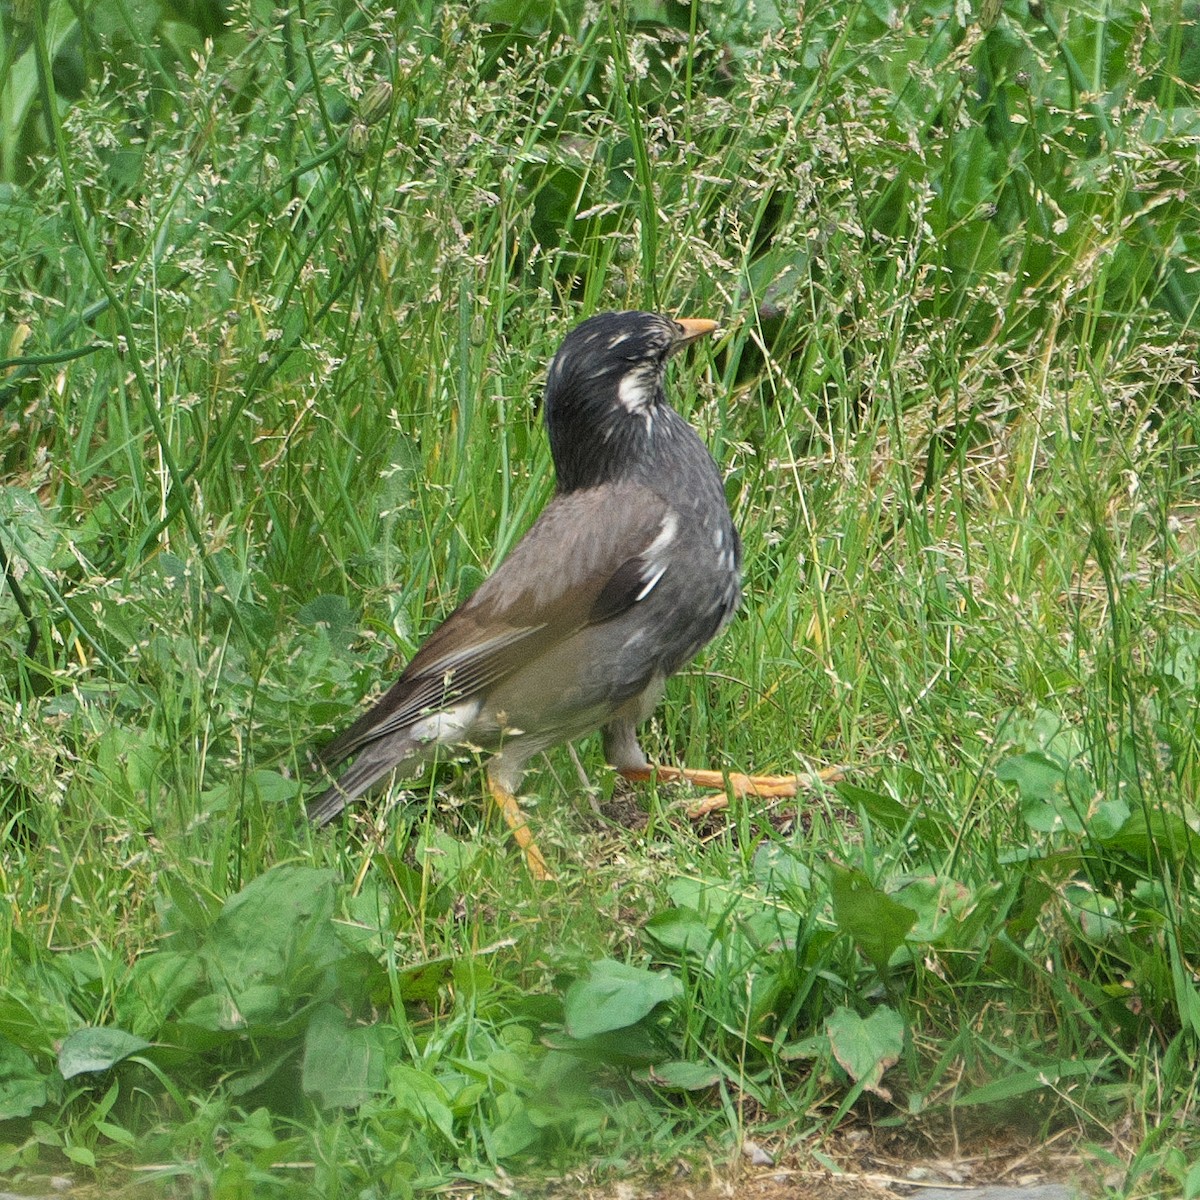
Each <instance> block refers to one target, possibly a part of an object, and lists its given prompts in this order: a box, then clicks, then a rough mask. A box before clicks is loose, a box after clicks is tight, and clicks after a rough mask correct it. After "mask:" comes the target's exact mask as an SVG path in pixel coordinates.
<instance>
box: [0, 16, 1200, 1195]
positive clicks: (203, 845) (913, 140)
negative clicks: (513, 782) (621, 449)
mask: <svg viewBox="0 0 1200 1200" xmlns="http://www.w3.org/2000/svg"><path fill="white" fill-rule="evenodd" d="M371 7H372V6H370V5H358V6H356V5H353V4H351V3H343V2H339V0H297V3H296V4H294V5H286V6H281V7H278V8H277V7H276V6H275V5H273V4H269V3H265V2H264V0H249V2H248V3H247V4H245V5H239V6H232V5H231V6H230V12H229V13H228V14H227V16H228V24H222V10H221V8H220V6H219V4H218V3H216V0H210V2H209V3H201V2H189V3H183V2H182V0H172V2H170V3H168V2H167V0H145V2H141V3H129V4H126V3H117V2H111V0H104V2H103V3H100V2H93V0H73V2H70V3H68V2H67V0H21V2H19V3H18V2H17V0H8V2H7V3H4V4H2V5H0V39H2V41H0V427H2V429H3V435H2V436H0V550H2V551H3V581H2V582H0V836H2V838H3V840H2V842H0V893H2V895H3V899H4V904H3V907H2V909H0V1176H3V1177H4V1178H5V1179H8V1180H12V1181H14V1183H15V1184H18V1185H19V1184H21V1183H22V1181H28V1180H30V1179H31V1178H33V1177H35V1176H39V1175H45V1174H48V1173H53V1172H61V1171H63V1170H64V1169H67V1170H71V1171H73V1172H75V1173H77V1174H78V1175H79V1176H80V1177H81V1178H84V1179H86V1178H89V1177H90V1172H91V1171H92V1170H95V1171H96V1172H98V1173H99V1176H100V1177H101V1178H103V1179H106V1180H107V1181H108V1184H109V1186H108V1190H107V1194H114V1188H115V1187H116V1186H118V1184H119V1181H120V1180H121V1179H122V1178H123V1177H124V1175H123V1172H125V1171H126V1170H127V1169H128V1168H130V1167H132V1166H137V1167H139V1168H145V1167H148V1166H154V1167H156V1168H157V1171H158V1173H159V1175H160V1176H161V1179H160V1183H159V1186H160V1187H161V1188H165V1189H167V1190H168V1191H169V1192H170V1194H178V1195H216V1196H250V1195H253V1196H254V1197H272V1196H277V1195H278V1196H290V1195H300V1194H305V1195H315V1196H321V1197H339V1196H355V1197H369V1196H379V1197H383V1196H387V1197H395V1196H403V1195H406V1194H411V1193H414V1192H417V1191H421V1190H424V1189H426V1188H428V1187H431V1186H434V1185H437V1184H440V1183H446V1182H449V1181H452V1180H455V1179H468V1180H470V1179H474V1180H485V1179H488V1178H495V1177H496V1175H497V1173H498V1172H501V1171H503V1172H505V1173H507V1175H508V1176H509V1177H518V1178H536V1177H538V1176H541V1175H545V1174H553V1173H556V1172H561V1171H564V1170H567V1169H570V1170H572V1171H590V1172H593V1173H594V1174H595V1176H596V1177H599V1178H604V1177H606V1176H608V1175H611V1174H614V1173H615V1174H620V1175H626V1174H628V1173H630V1172H638V1171H642V1170H650V1169H653V1168H654V1167H655V1166H656V1165H659V1164H662V1163H667V1162H671V1161H674V1160H675V1159H676V1158H680V1157H681V1158H684V1159H689V1158H693V1157H694V1158H696V1159H701V1158H703V1157H705V1156H711V1157H715V1159H716V1160H717V1161H729V1160H732V1159H735V1158H736V1156H737V1152H738V1146H739V1140H740V1138H741V1136H742V1134H743V1132H744V1130H745V1128H746V1127H747V1122H750V1121H751V1120H752V1121H753V1123H754V1124H753V1126H752V1128H753V1132H754V1136H755V1137H756V1138H757V1139H759V1140H760V1141H761V1140H763V1139H768V1140H773V1141H774V1143H775V1144H778V1145H799V1146H804V1147H818V1148H819V1139H820V1137H821V1136H822V1135H823V1134H825V1133H827V1132H828V1131H830V1130H832V1129H835V1128H837V1127H838V1125H839V1124H840V1123H841V1122H843V1121H844V1120H846V1119H847V1118H848V1117H849V1116H850V1115H851V1114H854V1113H857V1114H860V1115H863V1116H865V1117H867V1118H868V1119H870V1120H871V1121H872V1122H873V1123H875V1124H876V1125H877V1126H890V1127H900V1128H914V1129H922V1128H924V1129H928V1128H938V1127H947V1128H948V1126H949V1123H950V1122H954V1123H955V1124H956V1125H957V1124H959V1123H964V1128H966V1129H969V1126H970V1123H971V1122H972V1121H973V1120H976V1119H977V1118H982V1119H983V1120H984V1121H985V1122H986V1123H987V1125H988V1126H989V1127H992V1128H996V1127H1000V1126H1004V1125H1005V1124H1008V1123H1011V1124H1014V1125H1018V1126H1019V1127H1020V1128H1022V1129H1023V1130H1025V1131H1026V1132H1030V1133H1034V1134H1037V1133H1042V1134H1045V1135H1050V1134H1051V1133H1058V1132H1060V1131H1064V1130H1065V1131H1066V1133H1065V1137H1066V1138H1067V1140H1068V1141H1069V1142H1071V1143H1073V1144H1075V1145H1077V1146H1078V1147H1079V1149H1080V1153H1081V1154H1083V1155H1084V1156H1085V1158H1086V1159H1087V1160H1088V1161H1089V1162H1091V1163H1094V1164H1095V1167H1096V1172H1097V1177H1100V1176H1102V1177H1103V1180H1104V1183H1105V1186H1107V1188H1108V1189H1110V1192H1111V1193H1112V1194H1121V1195H1134V1196H1137V1195H1144V1196H1150V1195H1155V1194H1163V1193H1169V1194H1176V1195H1184V1196H1189V1197H1194V1196H1200V1169H1198V1168H1197V1167H1196V1166H1195V1165H1194V1164H1196V1162H1197V1161H1198V1160H1200V1132H1198V1129H1200V1127H1198V1126H1197V1123H1196V1107H1197V1101H1198V1099H1200V1097H1198V1095H1197V1088H1196V1076H1197V1069H1196V1068H1197V1057H1198V1052H1200V974H1198V972H1200V875H1198V868H1200V855H1198V845H1197V837H1198V836H1200V834H1198V830H1200V826H1198V824H1197V816H1198V814H1197V803H1196V796H1197V787H1198V785H1200V703H1198V702H1200V580H1198V572H1197V566H1198V556H1200V534H1198V528H1197V515H1198V513H1200V418H1198V416H1197V404H1196V402H1197V398H1198V391H1200V368H1198V366H1197V349H1198V338H1197V304H1198V302H1200V208H1198V206H1197V204H1196V197H1197V196H1200V157H1198V154H1197V148H1198V146H1200V108H1198V107H1197V101H1198V99H1200V94H1198V85H1200V31H1198V29H1197V26H1196V24H1195V18H1196V16H1197V9H1196V6H1195V4H1194V3H1193V2H1192V0H1187V2H1186V3H1182V4H1180V3H1176V4H1175V5H1174V6H1172V5H1169V4H1166V5H1161V4H1160V5H1155V6H1153V10H1152V11H1148V10H1144V9H1143V7H1142V6H1141V5H1138V4H1135V3H1132V2H1131V0H1130V2H1127V0H1116V2H1115V3H1113V4H1110V5H1107V6H1103V7H1101V8H1097V9H1096V10H1095V11H1094V12H1090V13H1084V12H1083V11H1082V10H1080V11H1074V9H1073V8H1068V6H1063V5H1052V4H1046V5H1045V6H1044V7H1043V6H1042V5H1041V4H1029V5H1027V4H1026V3H1024V2H1023V0H1012V2H1010V3H1008V4H1006V5H1004V6H1003V7H1001V6H1000V5H999V4H998V3H994V2H992V0H985V3H984V4H983V10H984V11H983V13H982V14H979V13H973V12H971V11H970V9H969V7H968V6H966V5H958V6H956V5H951V4H949V3H934V0H919V2H918V3H915V4H913V5H911V6H908V7H900V8H893V7H891V6H888V5H884V4H882V3H876V2H875V0H869V2H865V3H846V4H837V5H834V4H818V5H813V6H812V7H811V10H800V9H795V10H793V9H789V8H776V7H775V6H772V5H770V4H763V5H753V6H751V5H745V6H739V5H738V4H731V5H711V6H709V5H703V6H695V7H691V8H688V7H684V6H681V5H678V4H676V3H673V2H671V0H661V2H658V0H637V2H636V3H634V2H631V3H629V4H628V5H627V6H625V7H624V8H622V7H621V6H619V5H617V6H614V5H609V4H600V5H591V4H587V5H584V4H579V3H563V4H561V5H560V6H558V7H557V8H555V7H553V6H552V3H551V2H550V0H547V2H546V3H537V2H534V0H529V2H526V3H522V2H521V0H495V2H494V3H491V4H483V5H472V6H461V7H460V6H455V5H444V4H438V5H434V4H432V3H426V4H412V5H401V6H399V9H400V15H395V14H394V13H391V12H389V13H388V14H387V15H386V16H383V15H381V16H379V17H378V18H377V19H373V18H372V17H371V15H370V9H371ZM376 7H377V8H378V10H379V11H380V12H381V13H382V12H383V6H376ZM206 39H207V40H206ZM385 85H386V86H385ZM618 307H647V308H659V309H662V310H665V311H668V312H674V313H679V314H684V315H692V316H709V317H714V318H718V319H720V321H721V322H722V325H723V328H724V329H725V331H726V332H725V334H724V336H723V337H722V338H721V339H720V340H719V341H718V342H715V343H714V344H713V346H712V347H711V348H702V349H701V350H699V351H696V352H693V354H692V355H691V357H690V358H689V359H688V360H686V361H682V362H679V363H677V364H675V366H674V367H673V368H672V378H671V384H672V394H673V397H674V399H675V400H676V402H677V404H678V406H679V407H680V408H681V409H682V410H683V411H684V412H685V413H686V414H687V415H688V416H689V418H690V419H691V420H692V421H693V422H694V423H695V424H696V426H697V427H698V428H699V429H700V431H701V432H702V434H703V435H704V437H705V438H706V440H707V441H708V442H709V444H710V445H711V446H712V447H713V450H714V453H715V455H716V457H717V459H718V461H720V462H721V463H722V464H723V465H724V466H725V468H726V469H727V471H728V480H729V483H728V493H729V496H730V499H731V503H732V505H733V507H734V512H735V518H736V520H737V522H738V524H739V526H740V528H741V529H742V531H743V534H744V537H745V542H746V556H747V579H746V585H747V586H746V603H745V606H744V609H743V611H742V612H741V614H740V615H739V617H738V619H737V620H736V621H735V622H734V624H733V625H732V627H731V628H730V630H729V631H728V632H727V633H726V635H725V636H724V638H723V639H722V640H721V641H720V643H719V644H717V645H716V646H714V647H713V648H711V649H710V650H709V651H708V652H707V653H706V654H705V656H704V657H703V659H702V660H701V661H699V662H698V663H697V664H696V665H695V666H694V668H693V669H691V670H690V671H688V672H686V673H685V674H684V675H683V676H681V677H680V678H678V679H676V680H675V681H673V683H672V684H671V686H670V688H669V690H668V695H667V699H666V701H665V703H664V705H663V707H662V709H661V711H660V712H659V714H658V715H657V716H656V718H655V720H654V721H653V722H652V723H651V724H650V725H648V727H647V730H646V737H645V743H646V746H647V750H648V751H649V752H650V753H651V754H652V755H653V756H654V757H656V758H658V759H659V760H660V761H663V762H683V763H687V764H689V765H694V766H699V765H704V764H706V763H712V764H714V765H719V766H724V767H728V768H729V769H733V770H745V769H759V770H764V771H765V770H789V769H795V770H801V771H803V770H807V769H809V768H810V767H813V766H817V765H828V764H835V763H836V764H843V765H845V767H846V772H845V781H844V782H842V783H840V784H837V785H833V786H830V787H826V788H822V789H818V790H817V791H815V792H814V793H812V794H811V795H808V796H805V797H803V798H802V799H801V801H800V802H799V804H798V805H797V806H792V805H790V804H789V805H786V806H782V807H779V806H776V807H775V808H774V809H771V808H769V807H768V806H765V805H764V804H763V803H762V802H755V801H734V802H733V803H732V804H731V807H730V809H729V812H728V813H727V814H721V815H720V816H719V817H718V818H715V819H714V818H709V820H708V823H707V824H705V825H703V826H701V827H698V828H697V827H693V826H692V825H691V824H690V823H689V821H688V820H687V819H686V817H685V816H684V806H685V803H686V797H685V796H682V795H680V794H679V793H675V792H671V791H670V790H668V789H665V788H664V789H661V790H659V791H658V792H656V791H655V790H654V789H647V790H646V791H645V792H644V793H639V795H638V797H637V802H638V803H639V804H640V805H642V806H643V807H644V809H645V816H646V820H645V824H644V827H630V825H629V823H628V822H622V821H616V820H612V819H610V818H609V817H606V816H605V815H604V814H606V813H608V814H611V813H612V812H614V811H615V809H616V808H619V807H620V806H619V805H618V806H612V805H610V804H609V803H608V795H607V794H608V793H609V792H611V790H612V788H613V784H612V780H611V777H610V775H609V773H607V772H606V771H605V769H604V767H603V764H602V762H601V760H600V757H599V749H598V746H597V745H596V744H593V743H587V744H585V745H582V746H580V747H579V755H580V764H581V766H582V771H583V774H584V775H586V778H587V779H588V780H590V781H591V785H590V787H585V786H584V785H583V783H582V782H581V775H580V772H579V771H578V770H577V769H576V766H575V765H574V764H573V763H572V762H571V759H570V757H569V756H568V754H567V751H566V750H565V749H563V750H559V751H556V752H554V753H552V754H551V755H549V756H548V757H547V758H546V759H545V760H544V761H543V762H541V763H540V764H535V769H534V770H533V771H531V773H530V775H529V777H528V779H527V781H526V791H527V793H528V798H529V801H530V806H531V819H532V820H533V821H534V822H535V825H536V828H537V830H538V840H539V842H540V844H541V846H542V848H543V850H545V851H546V852H547V854H548V856H549V857H550V859H551V861H552V863H553V865H554V867H555V869H556V871H557V873H558V875H559V879H558V882H556V883H554V884H550V885H547V886H538V885H535V884H534V883H532V882H531V881H530V880H529V879H528V877H527V876H526V874H525V873H524V870H523V867H522V866H521V864H520V860H519V857H518V856H517V855H516V854H515V853H514V850H513V848H512V846H511V845H510V844H509V842H508V839H507V837H506V835H505V831H504V829H503V828H502V826H501V825H500V824H499V823H498V822H494V821H492V822H489V821H488V820H487V817H486V813H485V809H484V807H483V805H482V803H481V801H482V797H483V795H484V788H483V786H482V783H481V780H480V776H479V773H478V771H476V770H475V769H474V768H473V764H471V763H469V762H468V763H465V764H464V765H463V766H462V767H461V768H456V767H453V766H449V767H447V768H445V769H439V770H438V771H437V772H435V773H434V775H433V776H431V777H426V778H424V779H422V780H419V781H416V782H414V783H412V784H411V790H410V791H407V792H402V791H400V790H399V789H396V790H393V791H392V792H391V793H390V795H389V796H388V797H384V798H381V799H380V800H379V801H378V802H377V803H376V804H374V805H373V806H365V807H361V808H360V809H359V810H358V815H357V817H356V819H355V820H353V821H350V822H347V823H346V824H344V825H342V826H341V827H338V828H334V829H332V830H330V831H326V832H323V833H319V834H318V833H314V832H313V831H311V830H310V829H309V828H307V827H306V825H305V824H304V822H303V820H302V819H301V813H302V798H303V794H304V792H305V789H310V790H311V788H312V787H314V786H317V787H319V786H320V782H319V779H318V778H317V777H316V774H315V769H314V761H313V750H314V748H315V747H317V746H319V745H320V743H321V742H322V741H323V740H324V739H325V738H326V737H328V736H329V735H330V734H331V733H332V731H333V730H334V729H335V728H337V727H338V726H339V725H340V724H342V723H344V722H345V721H346V720H347V719H349V718H350V717H351V715H352V714H353V713H354V712H355V711H357V709H358V707H359V705H360V701H361V700H362V698H363V697H365V696H366V695H367V694H368V693H369V692H370V691H371V690H372V689H373V688H375V687H376V686H377V685H378V684H379V683H380V682H381V681H385V680H387V679H389V678H390V677H392V676H393V675H394V673H395V671H396V670H397V669H398V666H399V664H401V663H402V662H403V661H404V659H405V658H406V657H407V656H408V655H410V654H411V653H412V652H413V650H414V649H415V647H416V646H417V644H418V643H419V641H420V639H421V637H422V636H423V634H424V633H425V632H426V631H427V630H428V629H429V628H430V627H431V626H432V624H433V623H434V622H435V621H436V620H437V619H438V617H439V615H441V614H443V613H445V612H446V611H447V610H448V609H449V608H450V607H451V606H452V605H453V604H454V603H455V602H456V600H457V599H459V598H460V597H462V596H463V595H464V594H466V593H467V592H469V591H470V590H471V589H472V588H473V587H474V586H475V585H476V584H477V583H478V582H479V580H480V579H481V578H482V577H483V576H484V575H485V574H486V573H487V572H488V571H489V570H490V569H491V568H492V566H493V565H494V564H495V563H497V562H498V561H499V560H500V559H501V558H502V557H503V555H504V553H505V552H506V551H507V550H508V549H509V548H510V547H511V546H512V544H513V542H514V540H515V539H516V538H517V537H519V535H520V533H521V532H522V531H523V529H524V528H526V527H527V525H528V524H529V522H530V520H531V519H532V516H533V514H534V513H535V512H536V511H537V509H538V507H539V506H540V505H541V504H542V503H543V501H544V499H545V498H546V496H547V494H548V491H549V489H550V486H551V470H550V463H549V456H548V452H547V447H546V445H545V440H544V437H543V435H542V432H541V429H540V425H539V416H538V412H537V407H536V398H537V396H538V393H539V390H540V386H541V378H542V372H543V370H544V367H545V364H546V362H547V361H548V359H549V357H550V355H551V354H552V352H553V350H554V348H555V346H556V345H557V343H558V341H559V340H560V339H561V337H562V336H563V334H564V333H565V332H566V330H567V329H568V328H569V327H570V326H571V325H572V324H573V323H575V322H576V321H577V320H579V319H580V318H581V317H583V316H585V315H587V314H588V313H590V312H592V311H595V310H597V309H601V308H618ZM618 799H620V798H618ZM589 801H590V803H589ZM626 807H628V805H627V804H626ZM796 808H798V810H799V811H798V813H795V815H793V812H794V810H795V809H796ZM597 810H598V811H597ZM964 1136H967V1135H964ZM651 1147H652V1149H651ZM138 1177H139V1178H146V1177H150V1178H153V1177H154V1172H149V1173H146V1172H143V1171H140V1170H139V1173H138ZM113 1181H117V1182H116V1183H114V1182H113ZM1097 1186H1099V1184H1097ZM139 1194H142V1193H140V1192H139Z"/></svg>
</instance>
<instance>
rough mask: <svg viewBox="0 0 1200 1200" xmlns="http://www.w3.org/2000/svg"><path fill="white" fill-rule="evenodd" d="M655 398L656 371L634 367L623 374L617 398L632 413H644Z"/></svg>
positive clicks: (618, 386) (618, 385)
mask: <svg viewBox="0 0 1200 1200" xmlns="http://www.w3.org/2000/svg"><path fill="white" fill-rule="evenodd" d="M653 399H654V372H653V371H646V370H638V369H636V368H635V369H634V370H632V371H629V372H627V373H626V374H624V375H622V376H621V382H620V383H619V384H617V400H618V401H620V404H621V407H622V408H623V409H624V410H625V411H626V412H627V413H629V414H630V415H638V414H641V413H644V412H645V411H646V410H647V409H648V408H649V407H650V403H651V401H653Z"/></svg>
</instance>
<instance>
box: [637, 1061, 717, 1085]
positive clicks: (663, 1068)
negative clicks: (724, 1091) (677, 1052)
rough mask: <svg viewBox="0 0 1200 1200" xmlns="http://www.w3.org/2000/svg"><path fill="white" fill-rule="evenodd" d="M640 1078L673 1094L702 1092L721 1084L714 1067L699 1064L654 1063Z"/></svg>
mask: <svg viewBox="0 0 1200 1200" xmlns="http://www.w3.org/2000/svg"><path fill="white" fill-rule="evenodd" d="M639 1074H641V1073H640V1072H639ZM642 1077H643V1078H645V1080H646V1081H647V1082H648V1083H652V1084H654V1086H655V1087H660V1088H665V1089H666V1090H667V1091H673V1092H702V1091H704V1089H705V1088H710V1087H713V1086H714V1085H715V1084H718V1083H720V1082H721V1072H720V1071H718V1070H717V1069H716V1067H712V1066H709V1064H708V1063H699V1062H665V1063H656V1064H655V1065H654V1066H652V1067H650V1068H648V1069H647V1070H646V1071H645V1073H644V1075H643V1076H642Z"/></svg>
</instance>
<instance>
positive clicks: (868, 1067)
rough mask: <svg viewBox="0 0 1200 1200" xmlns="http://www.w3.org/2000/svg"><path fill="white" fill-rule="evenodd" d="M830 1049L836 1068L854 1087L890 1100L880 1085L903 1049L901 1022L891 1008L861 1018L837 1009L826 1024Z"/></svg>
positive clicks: (902, 1025) (902, 1026)
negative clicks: (860, 1084)
mask: <svg viewBox="0 0 1200 1200" xmlns="http://www.w3.org/2000/svg"><path fill="white" fill-rule="evenodd" d="M825 1033H826V1035H827V1036H828V1038H829V1046H830V1049H831V1050H832V1051H833V1056H834V1058H836V1059H837V1061H838V1063H839V1065H840V1066H841V1067H842V1069H843V1070H844V1071H845V1072H846V1074H847V1075H849V1076H850V1078H851V1079H853V1080H854V1081H855V1082H856V1083H858V1082H861V1083H862V1084H863V1086H864V1087H865V1088H866V1089H867V1090H868V1091H871V1092H875V1093H876V1094H877V1095H879V1096H882V1097H883V1098H884V1099H885V1100H890V1099H891V1095H890V1094H889V1092H888V1090H887V1089H886V1088H885V1087H882V1086H881V1083H880V1081H881V1080H882V1078H883V1073H884V1071H886V1070H887V1069H888V1067H890V1066H893V1065H894V1064H895V1063H896V1061H897V1060H898V1059H899V1057H900V1054H901V1052H902V1051H903V1049H904V1021H903V1020H902V1019H901V1017H900V1014H899V1013H898V1012H896V1011H895V1010H894V1009H891V1008H877V1009H876V1010H875V1011H874V1012H873V1013H872V1014H871V1015H870V1016H869V1017H867V1018H865V1019H864V1018H862V1017H860V1016H859V1015H858V1014H857V1013H856V1012H853V1011H852V1010H851V1009H848V1008H838V1009H835V1010H834V1011H833V1013H832V1014H831V1015H830V1016H829V1017H828V1018H827V1019H826V1021H825Z"/></svg>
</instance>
